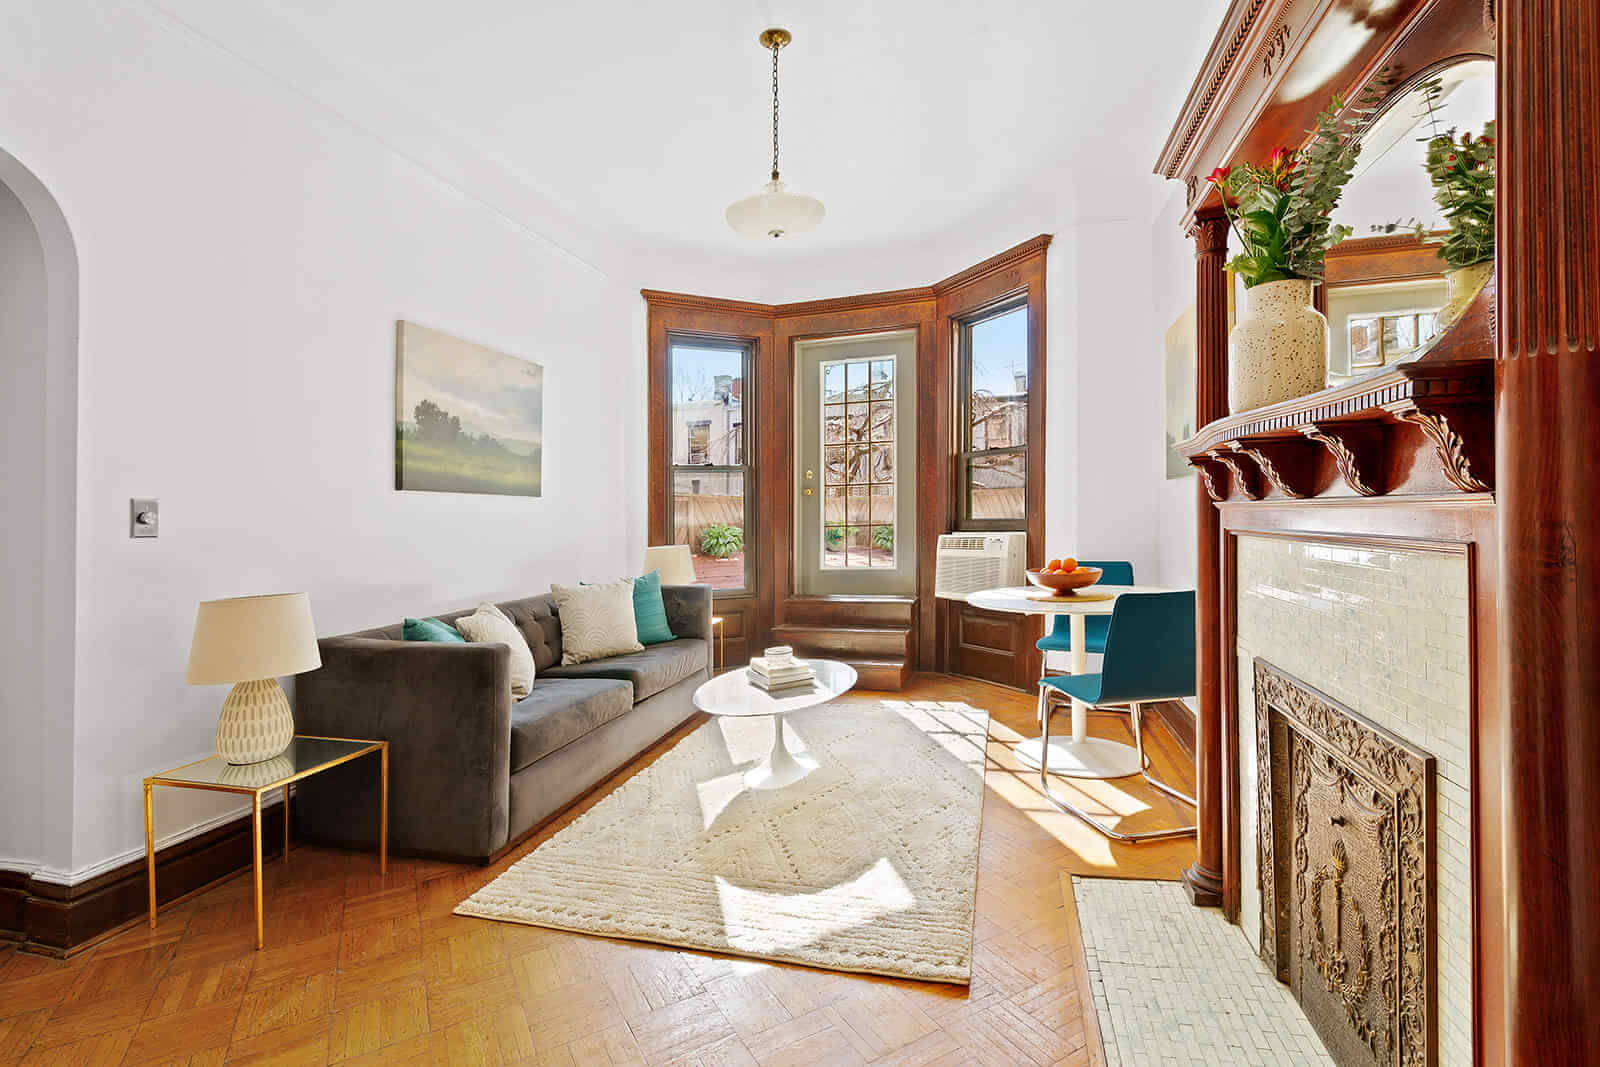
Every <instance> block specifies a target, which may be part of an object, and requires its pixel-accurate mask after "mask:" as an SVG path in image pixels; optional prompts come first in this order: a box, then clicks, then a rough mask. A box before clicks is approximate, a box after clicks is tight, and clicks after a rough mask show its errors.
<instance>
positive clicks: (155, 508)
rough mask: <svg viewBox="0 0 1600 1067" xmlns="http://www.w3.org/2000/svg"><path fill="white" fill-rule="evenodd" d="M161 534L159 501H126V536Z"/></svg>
mask: <svg viewBox="0 0 1600 1067" xmlns="http://www.w3.org/2000/svg"><path fill="white" fill-rule="evenodd" d="M160 534H161V503H160V501H157V500H140V499H138V498H137V497H136V498H134V499H133V500H130V501H128V536H129V537H159V536H160Z"/></svg>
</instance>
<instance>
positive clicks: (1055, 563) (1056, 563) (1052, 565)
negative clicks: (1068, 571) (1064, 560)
mask: <svg viewBox="0 0 1600 1067" xmlns="http://www.w3.org/2000/svg"><path fill="white" fill-rule="evenodd" d="M1074 566H1076V564H1074ZM1044 569H1045V570H1047V571H1058V570H1060V569H1061V561H1060V560H1059V559H1053V560H1051V561H1050V562H1049V563H1046V564H1045V566H1044Z"/></svg>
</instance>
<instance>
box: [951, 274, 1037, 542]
mask: <svg viewBox="0 0 1600 1067" xmlns="http://www.w3.org/2000/svg"><path fill="white" fill-rule="evenodd" d="M956 330H957V352H958V355H959V360H958V367H957V379H958V387H959V393H958V396H957V401H958V403H959V405H960V409H961V414H960V422H959V432H960V437H961V439H960V441H959V442H958V444H957V447H958V449H959V455H958V457H957V460H958V468H957V470H958V472H959V477H960V485H961V492H960V499H961V522H962V525H963V526H964V527H966V528H971V529H981V528H984V527H989V526H993V527H999V526H1015V525H1017V524H1018V523H1021V522H1024V521H1026V518H1027V487H1028V411H1029V404H1030V402H1031V394H1030V390H1029V385H1030V383H1029V378H1028V367H1029V360H1028V356H1029V353H1028V305H1027V303H1026V301H1025V300H1023V301H1014V302H1011V303H1008V304H1006V305H1004V306H1001V307H999V308H994V309H990V310H987V311H985V312H983V313H981V314H979V315H975V316H973V317H972V318H970V319H966V320H962V321H960V322H958V323H957V326H956Z"/></svg>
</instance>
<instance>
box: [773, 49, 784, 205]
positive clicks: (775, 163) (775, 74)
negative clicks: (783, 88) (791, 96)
mask: <svg viewBox="0 0 1600 1067" xmlns="http://www.w3.org/2000/svg"><path fill="white" fill-rule="evenodd" d="M782 47H783V46H782V45H781V44H779V43H778V42H777V41H773V42H772V180H773V181H777V180H778V49H780V48H782Z"/></svg>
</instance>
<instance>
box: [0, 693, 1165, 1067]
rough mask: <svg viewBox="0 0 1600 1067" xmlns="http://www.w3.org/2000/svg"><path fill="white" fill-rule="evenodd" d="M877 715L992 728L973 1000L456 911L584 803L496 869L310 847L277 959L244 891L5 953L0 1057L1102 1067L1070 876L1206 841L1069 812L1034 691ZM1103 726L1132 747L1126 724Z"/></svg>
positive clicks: (0, 969) (1141, 810)
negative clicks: (1081, 819)
mask: <svg viewBox="0 0 1600 1067" xmlns="http://www.w3.org/2000/svg"><path fill="white" fill-rule="evenodd" d="M854 699H858V700H877V699H912V700H960V701H965V702H967V703H969V704H971V705H973V706H975V707H982V708H985V709H987V710H988V711H989V712H990V713H991V715H992V717H993V723H992V726H991V730H990V744H989V758H990V763H989V768H988V772H987V776H986V782H987V786H988V791H987V793H986V795H985V799H984V810H983V826H982V842H981V851H980V868H981V869H980V873H979V879H978V918H977V923H976V928H975V931H974V940H975V944H974V967H973V979H972V985H971V987H970V989H968V988H958V987H954V986H939V985H927V984H923V983H917V982H907V981H893V980H887V979H881V978H870V977H863V976H859V975H848V974H837V973H832V972H827V971H819V970H813V969H810V968H805V967H795V966H783V965H775V964H766V963H762V962H759V961H754V960H742V959H727V958H721V957H716V956H712V955H708V954H702V953H694V952H682V951H677V950H673V949H669V948H664V947H656V946H652V945H644V944H637V943H631V942H621V941H607V940H603V939H599V938H593V937H585V936H582V935H577V934H568V933H561V932H557V931H553V930H543V929H538V928H535V927H526V926H513V925H509V924H503V923H494V922H487V921H484V920H480V919H469V918H463V917H459V916H454V915H452V914H451V913H450V912H451V909H452V908H454V907H455V905H456V904H457V903H458V902H460V901H461V900H462V899H463V898H465V897H466V896H468V895H469V894H471V893H472V892H473V891H474V890H475V889H477V888H478V887H479V886H480V885H482V884H483V883H484V882H486V881H488V880H489V879H490V878H492V877H494V876H495V875H497V874H499V873H500V872H501V871H502V870H504V869H505V867H506V866H508V865H509V864H510V863H512V862H513V861H514V860H515V859H516V858H517V857H520V856H521V855H523V854H524V853H525V852H527V851H528V850H530V849H532V848H535V847H537V846H538V844H539V842H540V841H542V840H544V838H545V837H547V836H548V835H549V834H550V833H553V832H554V831H555V830H556V829H559V827H560V826H562V825H564V824H565V823H566V822H567V821H569V820H570V818H571V817H572V815H575V814H576V812H572V813H569V814H568V816H566V817H564V818H563V819H561V820H559V821H558V822H557V823H556V824H555V825H553V826H551V827H549V828H548V829H547V830H546V831H544V832H543V833H542V834H541V835H540V836H539V837H537V838H535V839H533V840H531V841H529V842H528V843H527V844H526V845H525V846H524V847H523V848H521V849H519V850H518V851H517V852H516V854H515V855H514V856H512V857H509V858H507V859H505V860H503V861H502V862H500V863H498V864H495V865H494V866H493V867H489V868H477V867H460V866H452V865H448V864H440V863H430V862H421V861H408V860H397V861H393V862H392V863H391V865H390V873H389V875H388V877H387V878H380V877H379V876H378V874H377V870H376V862H375V860H374V858H373V857H371V856H366V855H350V854H344V853H339V852H332V851H324V850H319V849H310V848H308V849H304V850H297V851H295V852H293V853H292V854H291V856H290V859H289V862H288V863H287V864H272V865H271V866H270V868H269V871H268V875H267V880H266V881H267V931H266V932H267V947H266V949H265V950H264V951H261V952H257V951H254V949H253V947H252V944H253V941H252V929H251V928H252V921H251V915H252V912H251V897H250V882H249V879H248V878H244V877H239V878H234V879H232V880H231V881H229V882H226V883H224V884H222V885H219V886H217V887H215V888H213V889H210V890H208V891H206V892H204V893H201V894H199V895H197V896H196V897H195V898H193V899H191V900H189V901H186V902H184V903H182V904H179V905H176V906H174V907H172V908H170V909H168V910H166V911H163V912H162V913H161V916H160V924H159V926H158V927H157V929H156V930H154V931H151V930H149V929H147V928H146V927H145V926H144V925H143V924H142V923H141V924H139V925H138V926H137V927H136V928H134V929H131V930H128V931H127V932H124V933H122V934H119V935H117V936H115V937H113V938H110V939H108V940H107V941H105V942H103V943H102V944H100V945H98V946H96V947H95V948H93V949H92V950H89V951H87V952H85V953H83V954H81V955H79V956H77V957H75V958H73V959H71V960H68V961H64V962H63V961H57V960H50V959H44V958H41V957H37V956H30V955H25V954H21V953H18V952H15V951H11V950H7V951H5V952H3V953H0V1064H12V1063H28V1064H33V1063H83V1064H102V1063H104V1064H115V1063H128V1064H142V1063H192V1064H201V1063H218V1064H220V1063H224V1062H227V1063H350V1064H357V1063H373V1064H379V1063H381V1064H398V1063H474V1064H475V1063H531V1064H562V1065H570V1064H625V1063H626V1064H637V1063H646V1064H658V1063H672V1064H683V1065H693V1064H701V1065H704V1067H712V1065H730V1064H761V1065H770V1064H807V1063H817V1064H857V1063H883V1064H891V1063H892V1064H906V1065H911V1064H1007V1065H1010V1064H1039V1065H1050V1064H1082V1063H1090V1062H1096V1060H1097V1057H1098V1047H1097V1042H1096V1041H1095V1040H1094V1038H1093V1027H1094V1022H1093V1020H1092V1019H1091V1018H1086V1016H1085V1012H1086V1011H1091V1012H1092V1009H1091V1008H1090V1007H1089V1006H1088V997H1087V994H1086V992H1082V991H1081V990H1080V982H1081V981H1082V973H1081V971H1082V967H1081V963H1080V961H1081V950H1080V948H1079V944H1078V935H1077V923H1076V918H1075V913H1074V912H1073V910H1072V901H1071V900H1070V896H1066V897H1064V895H1063V894H1064V892H1065V893H1067V894H1070V884H1071V883H1070V880H1069V879H1065V878H1063V877H1062V873H1063V872H1076V873H1087V874H1101V875H1110V876H1121V877H1157V878H1172V877H1176V876H1177V874H1178V872H1179V871H1180V870H1182V869H1183V867H1184V866H1186V865H1187V864H1188V863H1189V861H1190V860H1191V859H1192V857H1193V846H1192V843H1191V842H1189V841H1187V840H1184V841H1179V842H1176V843H1168V844H1161V845H1146V846H1142V847H1124V846H1113V845H1111V844H1110V843H1109V842H1107V841H1106V840H1105V839H1104V838H1102V837H1100V836H1099V835H1098V834H1096V833H1095V832H1094V831H1092V830H1089V829H1088V828H1087V827H1084V826H1082V825H1081V824H1080V823H1078V822H1077V821H1076V820H1075V819H1072V818H1071V817H1070V816H1064V815H1061V814H1058V813H1057V812H1056V811H1055V809H1053V808H1051V807H1049V805H1048V804H1047V803H1046V802H1045V801H1044V800H1043V799H1042V798H1041V797H1040V796H1039V794H1038V792H1037V789H1036V785H1037V780H1036V778H1033V777H1031V776H1030V775H1029V774H1028V773H1027V772H1024V771H1022V770H1020V769H1019V768H1018V765H1017V764H1016V762H1015V761H1014V759H1013V758H1012V756H1011V753H1010V751H1009V746H1010V743H1011V742H1013V741H1015V740H1016V739H1017V738H1018V737H1019V736H1025V735H1031V734H1032V733H1033V732H1035V731H1034V725H1033V722H1034V720H1033V702H1032V701H1031V700H1029V699H1028V698H1027V697H1025V696H1022V695H1020V694H1017V693H1014V692H1011V691H1008V690H1004V689H999V688H996V687H992V686H988V685H984V684H982V683H978V682H968V681H961V680H957V679H951V678H946V677H940V676H932V675H928V676H920V677H918V678H917V679H916V681H915V683H914V685H913V688H912V689H910V690H909V691H907V692H905V693H899V694H856V695H855V697H854ZM695 725H698V720H697V721H696V722H694V723H691V724H689V725H688V726H686V727H685V730H687V729H692V728H693V727H694V726H695ZM1093 728H1094V732H1095V733H1096V734H1098V735H1101V736H1119V735H1121V736H1124V737H1126V734H1127V731H1126V729H1125V728H1124V727H1122V726H1121V724H1120V720H1118V719H1114V718H1110V717H1107V718H1104V719H1101V718H1100V717H1096V720H1095V722H1094V727H1093ZM681 733H682V731H680V733H679V734H678V735H674V737H673V738H669V739H667V740H666V741H664V742H663V743H662V744H660V745H658V746H656V748H655V749H652V750H651V752H650V753H648V754H647V755H646V756H645V757H644V758H642V759H641V760H640V761H639V762H638V763H637V764H636V765H635V767H634V768H632V769H637V767H638V766H642V765H644V763H645V762H647V761H648V760H649V759H653V758H654V757H655V756H656V755H658V754H659V753H660V752H662V751H665V750H666V749H667V748H668V747H670V746H671V744H672V743H673V741H675V740H676V738H677V737H678V736H681ZM1152 733H1153V734H1154V735H1155V736H1154V737H1153V738H1151V744H1152V746H1153V751H1152V757H1153V759H1154V760H1155V762H1156V765H1157V767H1158V769H1159V770H1161V771H1162V772H1164V773H1166V774H1167V775H1168V776H1169V779H1170V780H1174V781H1177V782H1182V783H1184V784H1185V785H1192V781H1193V772H1192V768H1190V769H1189V770H1187V771H1185V770H1183V769H1182V765H1183V763H1184V757H1183V754H1182V752H1181V750H1179V749H1178V748H1177V747H1176V746H1174V745H1173V744H1171V742H1170V741H1169V740H1168V738H1167V737H1166V734H1165V733H1164V731H1162V730H1161V729H1160V728H1159V727H1157V728H1155V729H1154V730H1153V731H1152ZM627 773H628V772H626V771H625V772H623V773H621V774H619V775H618V776H616V778H615V779H614V780H613V781H612V782H609V783H607V784H606V785H605V786H604V787H603V788H602V790H601V792H602V793H603V792H604V791H605V789H610V788H614V787H615V785H616V784H617V783H618V782H620V781H622V780H624V779H625V778H626V777H627ZM1133 781H1137V779H1135V780H1133ZM1084 786H1085V789H1086V792H1085V793H1083V794H1082V796H1083V799H1085V800H1086V801H1087V802H1088V803H1091V804H1098V805H1100V806H1102V810H1107V811H1110V812H1113V813H1122V814H1124V815H1126V816H1127V821H1128V824H1129V825H1130V826H1134V827H1136V828H1137V827H1141V826H1145V825H1153V824H1155V823H1156V822H1157V821H1161V820H1173V819H1178V818H1184V817H1185V815H1186V814H1187V813H1186V812H1185V811H1184V810H1182V809H1179V808H1177V807H1176V806H1175V805H1172V804H1169V803H1166V802H1164V801H1162V800H1159V799H1156V798H1157V797H1159V794H1156V793H1154V791H1153V790H1150V789H1149V788H1148V787H1146V786H1144V785H1143V783H1139V784H1138V785H1133V784H1130V783H1128V782H1110V783H1084ZM1059 788H1061V789H1063V790H1070V789H1072V788H1073V786H1072V785H1071V784H1069V783H1066V782H1062V783H1061V785H1060V787H1059ZM594 799H596V798H593V797H592V798H590V799H589V801H588V802H587V803H592V802H593V800H594ZM583 806H586V805H580V810H581V807H583ZM1064 886H1065V887H1066V889H1065V890H1064V889H1063V887H1064Z"/></svg>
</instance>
